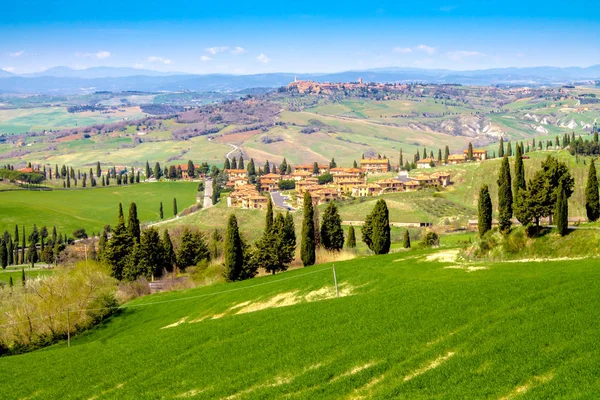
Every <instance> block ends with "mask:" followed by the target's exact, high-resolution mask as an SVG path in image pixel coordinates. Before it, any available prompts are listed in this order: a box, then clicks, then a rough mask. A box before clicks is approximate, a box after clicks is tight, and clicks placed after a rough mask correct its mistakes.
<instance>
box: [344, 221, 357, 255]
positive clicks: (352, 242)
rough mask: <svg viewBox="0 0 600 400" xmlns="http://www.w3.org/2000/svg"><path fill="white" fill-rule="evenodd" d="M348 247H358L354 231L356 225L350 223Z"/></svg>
mask: <svg viewBox="0 0 600 400" xmlns="http://www.w3.org/2000/svg"><path fill="white" fill-rule="evenodd" d="M346 247H348V248H349V249H354V248H356V233H355V232H354V227H353V226H352V225H350V228H348V239H347V240H346Z"/></svg>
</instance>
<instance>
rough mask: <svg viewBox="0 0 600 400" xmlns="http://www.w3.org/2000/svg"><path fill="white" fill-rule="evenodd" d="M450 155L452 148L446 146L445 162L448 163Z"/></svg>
mask: <svg viewBox="0 0 600 400" xmlns="http://www.w3.org/2000/svg"><path fill="white" fill-rule="evenodd" d="M449 156H450V148H449V147H448V146H446V148H445V149H444V164H448V157H449Z"/></svg>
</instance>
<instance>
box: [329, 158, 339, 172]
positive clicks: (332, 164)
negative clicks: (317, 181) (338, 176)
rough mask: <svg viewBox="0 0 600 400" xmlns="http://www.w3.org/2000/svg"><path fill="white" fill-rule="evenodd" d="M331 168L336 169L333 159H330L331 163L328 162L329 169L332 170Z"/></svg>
mask: <svg viewBox="0 0 600 400" xmlns="http://www.w3.org/2000/svg"><path fill="white" fill-rule="evenodd" d="M332 168H337V164H336V162H335V159H334V158H332V159H331V161H330V162H329V169H332Z"/></svg>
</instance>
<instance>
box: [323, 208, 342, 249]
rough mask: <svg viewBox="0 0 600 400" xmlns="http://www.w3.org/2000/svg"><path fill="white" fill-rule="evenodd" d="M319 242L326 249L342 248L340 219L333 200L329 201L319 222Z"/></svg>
mask: <svg viewBox="0 0 600 400" xmlns="http://www.w3.org/2000/svg"><path fill="white" fill-rule="evenodd" d="M321 244H322V245H323V247H325V248H326V249H327V250H331V251H340V250H342V249H343V248H344V230H343V229H342V219H341V218H340V214H339V213H338V209H337V206H336V204H335V202H334V201H332V202H329V203H328V204H327V207H326V208H325V212H324V213H323V219H322V222H321Z"/></svg>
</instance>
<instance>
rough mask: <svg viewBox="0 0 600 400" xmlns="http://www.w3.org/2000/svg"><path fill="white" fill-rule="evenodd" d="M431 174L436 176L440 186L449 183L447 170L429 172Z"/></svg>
mask: <svg viewBox="0 0 600 400" xmlns="http://www.w3.org/2000/svg"><path fill="white" fill-rule="evenodd" d="M431 176H432V177H435V178H437V180H438V184H439V185H440V186H442V187H446V186H448V185H449V184H450V174H449V173H447V172H435V173H433V174H431Z"/></svg>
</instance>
